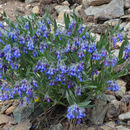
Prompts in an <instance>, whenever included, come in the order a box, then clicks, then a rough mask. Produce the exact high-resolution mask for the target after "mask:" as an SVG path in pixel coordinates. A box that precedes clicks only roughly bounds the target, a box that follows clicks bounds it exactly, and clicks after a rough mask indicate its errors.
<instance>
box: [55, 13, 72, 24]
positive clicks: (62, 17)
mask: <svg viewBox="0 0 130 130" xmlns="http://www.w3.org/2000/svg"><path fill="white" fill-rule="evenodd" d="M72 12H73V11H71V10H66V11H63V12H61V13H60V14H59V15H58V18H57V19H56V21H57V23H61V24H64V14H65V13H67V14H71V13H72Z"/></svg>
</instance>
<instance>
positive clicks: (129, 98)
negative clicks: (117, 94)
mask: <svg viewBox="0 0 130 130" xmlns="http://www.w3.org/2000/svg"><path fill="white" fill-rule="evenodd" d="M121 101H122V102H125V103H127V104H128V103H129V102H130V95H124V96H123V97H122V99H121Z"/></svg>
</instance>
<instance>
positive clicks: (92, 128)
mask: <svg viewBox="0 0 130 130" xmlns="http://www.w3.org/2000/svg"><path fill="white" fill-rule="evenodd" d="M86 130H96V128H95V127H88V128H87V129H86Z"/></svg>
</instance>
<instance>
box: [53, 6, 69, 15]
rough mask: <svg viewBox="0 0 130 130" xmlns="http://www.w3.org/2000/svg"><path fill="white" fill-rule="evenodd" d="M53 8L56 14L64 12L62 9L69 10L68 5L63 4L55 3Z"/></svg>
mask: <svg viewBox="0 0 130 130" xmlns="http://www.w3.org/2000/svg"><path fill="white" fill-rule="evenodd" d="M55 10H56V12H57V13H58V14H60V13H62V12H64V11H68V10H70V8H69V7H68V6H63V5H57V6H55Z"/></svg>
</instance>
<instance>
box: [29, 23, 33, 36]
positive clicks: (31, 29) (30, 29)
mask: <svg viewBox="0 0 130 130" xmlns="http://www.w3.org/2000/svg"><path fill="white" fill-rule="evenodd" d="M29 32H30V34H31V36H33V28H32V24H31V22H30V21H29Z"/></svg>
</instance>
